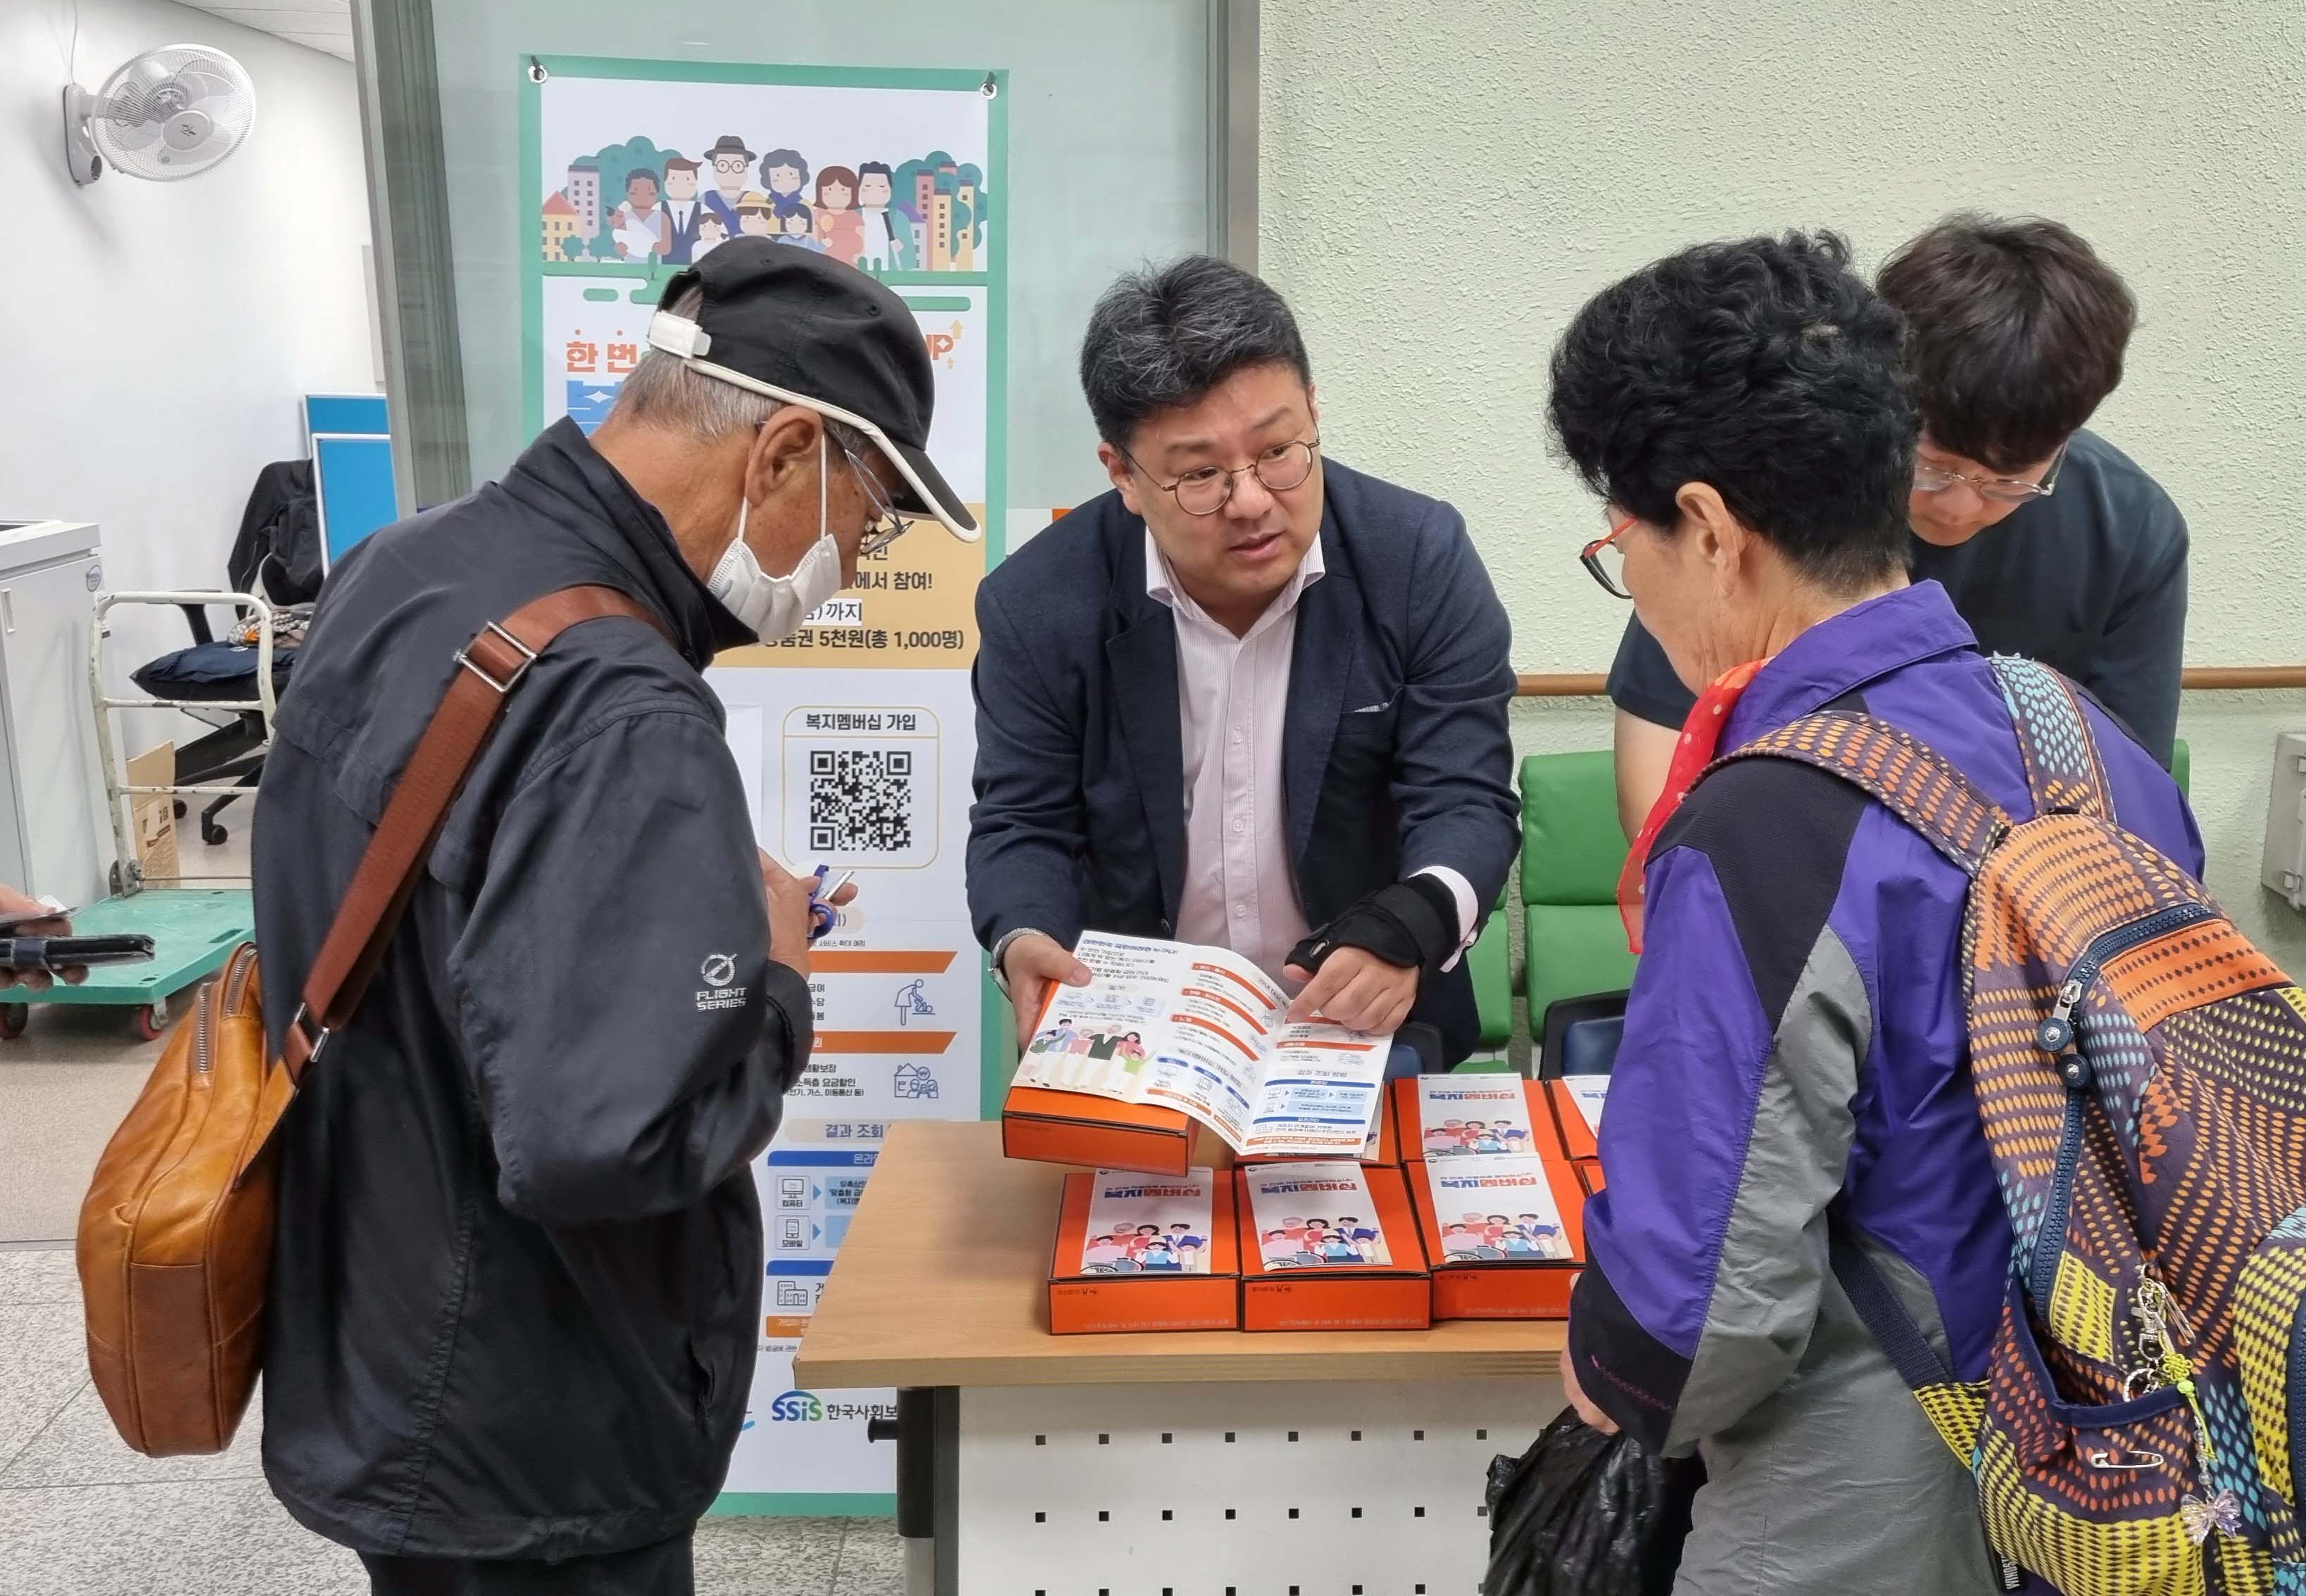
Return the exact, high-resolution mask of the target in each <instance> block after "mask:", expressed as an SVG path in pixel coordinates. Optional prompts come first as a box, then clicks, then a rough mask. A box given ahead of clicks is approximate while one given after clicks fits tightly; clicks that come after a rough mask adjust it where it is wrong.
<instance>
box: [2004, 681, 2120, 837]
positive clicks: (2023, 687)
mask: <svg viewBox="0 0 2306 1596" xmlns="http://www.w3.org/2000/svg"><path fill="white" fill-rule="evenodd" d="M1994 676H1995V678H1996V679H1998V680H1999V681H2000V682H2001V684H2002V696H2003V701H2004V702H2005V703H2006V704H2009V706H2010V720H2011V724H2012V725H2013V726H2015V727H2016V728H2017V730H2018V752H2019V754H2020V756H2021V757H2022V758H2023V759H2024V761H2025V764H2026V784H2027V786H2028V787H2029V788H2031V789H2033V793H2034V813H2036V814H2037V815H2048V814H2051V813H2052V812H2054V811H2057V810H2065V811H2068V812H2070V813H2071V814H2075V815H2090V816H2093V817H2094V818H2096V819H2098V820H2105V821H2111V820H2112V819H2113V818H2114V804H2113V801H2112V800H2111V799H2110V798H2107V797H2106V786H2105V762H2104V761H2103V760H2101V759H2100V758H2099V756H2098V751H2097V738H2095V737H2093V736H2091V735H2090V729H2089V718H2088V716H2087V715H2085V714H2083V713H2082V704H2081V698H2080V696H2079V695H2077V694H2076V693H2075V691H2074V688H2073V684H2072V683H2071V682H2069V681H2068V680H2067V679H2065V678H2064V677H2063V676H2060V675H2059V674H2058V673H2057V672H2056V671H2054V670H2051V669H2050V668H2049V667H2048V666H2047V665H2044V664H2042V663H2040V662H2038V661H2034V660H2021V659H2020V658H2018V657H2017V656H2016V655H2014V654H1996V655H1995V656H1994Z"/></svg>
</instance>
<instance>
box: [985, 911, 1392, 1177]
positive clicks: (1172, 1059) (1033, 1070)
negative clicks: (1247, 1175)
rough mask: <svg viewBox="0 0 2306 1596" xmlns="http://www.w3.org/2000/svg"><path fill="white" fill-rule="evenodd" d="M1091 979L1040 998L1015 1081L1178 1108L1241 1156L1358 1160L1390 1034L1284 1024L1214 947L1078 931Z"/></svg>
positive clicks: (1266, 989) (1281, 1007) (1259, 974)
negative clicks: (1034, 1028)
mask: <svg viewBox="0 0 2306 1596" xmlns="http://www.w3.org/2000/svg"><path fill="white" fill-rule="evenodd" d="M1073 953H1074V956H1075V957H1077V958H1078V959H1080V961H1081V962H1082V963H1083V964H1085V965H1087V966H1088V967H1089V973H1090V975H1091V976H1092V977H1094V978H1093V979H1092V980H1091V981H1090V983H1089V985H1088V986H1052V987H1051V988H1050V992H1049V996H1048V1001H1047V1002H1046V1004H1045V1005H1044V1006H1043V1008H1042V1011H1041V1019H1040V1026H1039V1028H1038V1030H1037V1031H1036V1032H1035V1033H1034V1036H1033V1039H1032V1041H1031V1042H1030V1043H1029V1044H1028V1045H1027V1046H1026V1049H1025V1057H1024V1061H1023V1063H1021V1064H1020V1065H1019V1066H1018V1070H1017V1084H1018V1085H1020V1086H1030V1087H1042V1088H1048V1089H1050V1090H1055V1091H1064V1092H1087V1093H1089V1094H1090V1095H1091V1096H1094V1097H1111V1098H1114V1099H1115V1100H1117V1101H1119V1102H1123V1103H1142V1104H1150V1105H1157V1106H1160V1107H1167V1108H1176V1109H1181V1110H1183V1112H1184V1113H1186V1114H1191V1115H1192V1116H1193V1117H1194V1118H1195V1119H1197V1120H1200V1122H1203V1123H1204V1124H1206V1125H1208V1126H1209V1128H1210V1129H1211V1130H1213V1131H1216V1132H1217V1134H1218V1135H1219V1136H1221V1137H1223V1138H1224V1139H1225V1140H1226V1145H1227V1146H1229V1147H1230V1148H1233V1150H1234V1152H1235V1153H1237V1154H1240V1155H1242V1156H1244V1157H1256V1156H1278V1155H1288V1154H1310V1155H1316V1156H1318V1155H1321V1154H1335V1155H1337V1156H1354V1155H1356V1154H1358V1153H1360V1152H1361V1151H1362V1148H1363V1147H1364V1146H1365V1145H1366V1144H1367V1143H1368V1141H1369V1139H1370V1138H1371V1136H1372V1135H1373V1134H1374V1133H1375V1127H1376V1123H1377V1115H1378V1109H1379V1104H1380V1103H1381V1102H1382V1101H1383V1097H1382V1095H1381V1092H1380V1089H1379V1082H1380V1081H1381V1080H1383V1079H1384V1076H1385V1063H1386V1058H1387V1056H1388V1054H1389V1053H1390V1052H1391V1050H1392V1038H1391V1037H1372V1036H1364V1035H1362V1033H1360V1032H1358V1031H1349V1030H1347V1029H1345V1028H1344V1027H1343V1026H1339V1025H1330V1024H1327V1023H1318V1022H1317V1023H1312V1024H1296V1025H1293V1024H1290V1023H1289V1022H1288V1021H1287V1020H1286V1019H1285V1015H1286V1013H1287V1011H1288V1008H1289V999H1288V997H1287V995H1286V994H1284V993H1283V992H1282V990H1281V989H1280V988H1279V987H1278V986H1275V985H1274V984H1273V983H1272V982H1271V981H1270V980H1268V978H1267V977H1266V976H1265V974H1264V972H1263V971H1261V970H1260V969H1258V968H1257V966H1256V965H1254V964H1252V963H1251V962H1250V961H1249V960H1246V959H1243V957H1241V956H1240V955H1239V954H1237V953H1233V952H1227V951H1226V950H1225V949H1223V948H1203V947H1192V946H1189V945H1187V944H1185V943H1173V942H1154V941H1150V940H1148V939H1145V938H1141V937H1130V936H1114V935H1107V934H1106V933H1104V932H1098V931H1091V932H1088V933H1086V934H1084V935H1082V937H1081V939H1080V943H1079V945H1077V946H1076V947H1075V948H1074V949H1073Z"/></svg>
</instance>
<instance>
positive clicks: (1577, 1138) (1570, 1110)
mask: <svg viewBox="0 0 2306 1596" xmlns="http://www.w3.org/2000/svg"><path fill="white" fill-rule="evenodd" d="M1609 1079H1610V1078H1609V1077H1608V1076H1606V1075H1580V1076H1577V1077H1576V1078H1575V1079H1573V1080H1560V1079H1558V1078H1557V1079H1555V1080H1548V1081H1546V1082H1544V1083H1543V1084H1544V1087H1545V1100H1546V1102H1547V1103H1548V1104H1549V1105H1550V1106H1551V1110H1552V1114H1553V1128H1554V1131H1555V1133H1556V1134H1557V1135H1558V1136H1559V1138H1560V1139H1561V1145H1562V1147H1563V1148H1566V1149H1567V1151H1568V1154H1569V1156H1571V1157H1573V1158H1598V1157H1600V1156H1601V1144H1600V1142H1598V1141H1597V1140H1595V1139H1594V1135H1593V1128H1594V1125H1595V1124H1596V1123H1598V1122H1599V1121H1600V1119H1601V1110H1600V1108H1599V1107H1598V1105H1595V1104H1594V1102H1593V1099H1592V1097H1591V1096H1590V1091H1589V1088H1587V1087H1586V1085H1585V1083H1587V1082H1593V1081H1598V1082H1601V1084H1602V1087H1603V1089H1605V1090H1606V1089H1607V1085H1608V1082H1609ZM1581 1092H1587V1093H1588V1095H1587V1097H1586V1103H1585V1107H1586V1108H1592V1109H1593V1119H1591V1120H1589V1119H1587V1118H1586V1117H1585V1108H1581V1107H1580V1106H1579V1097H1580V1094H1581Z"/></svg>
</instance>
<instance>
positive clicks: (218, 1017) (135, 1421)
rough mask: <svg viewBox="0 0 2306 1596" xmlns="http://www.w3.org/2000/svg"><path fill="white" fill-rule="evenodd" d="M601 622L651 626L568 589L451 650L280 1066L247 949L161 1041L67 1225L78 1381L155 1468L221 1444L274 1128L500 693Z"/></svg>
mask: <svg viewBox="0 0 2306 1596" xmlns="http://www.w3.org/2000/svg"><path fill="white" fill-rule="evenodd" d="M618 616H620V617H624V618H626V619H632V620H639V621H644V622H646V623H647V624H648V625H649V626H651V627H655V628H656V629H657V630H659V631H660V632H662V630H663V627H662V624H661V623H660V622H659V621H658V620H657V619H655V617H653V616H652V615H651V614H649V612H648V611H647V610H644V609H642V608H641V606H640V605H638V604H637V603H636V602H633V601H632V600H631V599H628V598H627V597H626V596H625V595H624V594H622V593H618V592H615V591H614V590H612V589H610V588H606V587H567V588H563V589H561V590H560V591H559V592H558V593H547V594H546V595H545V596H544V597H542V598H541V599H538V600H535V601H534V602H531V603H528V604H525V605H524V606H522V607H521V608H520V609H519V610H517V611H515V612H514V613H513V614H512V615H511V616H509V617H508V618H507V619H504V620H502V621H500V622H494V623H491V625H489V626H487V627H483V628H482V629H481V631H480V632H479V633H478V634H477V635H476V636H474V638H473V640H472V642H471V643H470V644H466V645H465V648H464V649H463V651H461V652H460V653H458V654H457V663H458V665H460V666H461V667H462V669H461V670H457V672H456V674H455V677H454V679H452V680H451V681H450V683H449V686H448V693H447V694H446V695H445V696H443V697H442V699H441V701H440V708H439V709H438V710H436V711H434V712H433V715H432V720H431V724H430V725H428V726H427V727H426V728H425V730H424V735H423V738H420V739H419V740H418V742H417V744H416V751H415V753H414V754H413V755H410V757H409V761H408V767H407V769H406V771H404V772H402V774H401V778H400V781H399V782H398V784H397V785H396V786H395V787H394V789H393V793H392V798H391V801H390V802H389V803H388V804H387V805H386V806H385V810H384V815H383V818H382V819H380V821H379V822H378V823H377V828H376V832H375V834H374V835H373V836H372V837H371V838H370V840H369V845H368V851H367V852H366V853H365V854H363V856H362V858H361V862H360V868H359V869H358V870H357V871H356V872H355V873H354V876H353V883H352V885H351V887H350V888H349V889H347V890H346V893H345V899H344V901H343V903H341V904H340V905H338V907H337V917H336V919H335V920H334V921H333V922H332V923H331V924H330V926H329V935H328V938H327V940H326V941H325V942H324V943H321V946H320V954H319V956H318V957H317V958H316V959H315V960H313V963H312V971H311V973H310V974H309V975H308V976H307V977H306V978H305V982H304V992H303V1004H302V1005H301V1006H300V1007H299V1008H298V1009H297V1011H296V1014H295V1019H294V1020H292V1021H291V1022H290V1024H289V1028H288V1033H287V1035H286V1037H284V1038H283V1040H282V1046H281V1056H280V1057H279V1058H278V1059H277V1060H275V1059H273V1058H271V1056H270V1055H269V1054H268V1053H267V1051H266V1049H265V1046H264V1003H263V996H262V987H261V985H260V977H259V976H258V974H257V961H256V949H255V948H254V947H253V946H252V945H249V944H245V943H243V945H242V946H240V947H238V948H235V950H234V951H233V954H232V957H231V958H230V959H229V960H226V964H225V967H224V969H223V971H222V972H221V973H220V974H219V975H218V976H217V977H216V978H215V979H213V980H211V981H209V982H208V983H207V984H206V985H205V986H202V987H201V991H200V996H199V999H198V1001H197V1002H196V1003H194V1005H193V1009H192V1013H191V1014H190V1015H188V1016H186V1017H185V1019H184V1020H183V1021H182V1022H181V1023H180V1024H178V1025H177V1027H176V1028H175V1030H174V1031H173V1032H171V1033H170V1035H169V1037H168V1044H167V1047H166V1048H164V1049H163V1050H162V1051H161V1054H160V1062H159V1063H158V1065H157V1066H156V1067H155V1068H154V1069H153V1071H152V1077H151V1079H150V1080H148V1081H146V1082H145V1083H144V1090H143V1092H142V1094H141V1096H139V1097H138V1098H137V1100H136V1105H135V1106H134V1107H133V1108H132V1109H131V1110H130V1111H129V1114H128V1117H127V1119H125V1120H124V1121H123V1122H121V1126H120V1129H119V1130H118V1131H115V1133H114V1135H113V1138H112V1140H111V1142H110V1144H109V1145H108V1146H107V1147H106V1148H105V1149H104V1156H103V1157H102V1158H100V1159H98V1161H97V1165H96V1176H95V1179H94V1180H93V1181H91V1182H90V1184H89V1189H88V1197H87V1199H86V1200H85V1201H84V1202H82V1203H81V1210H80V1238H79V1246H78V1252H79V1259H80V1280H81V1293H82V1296H83V1298H84V1302H85V1311H86V1315H87V1321H88V1368H89V1373H90V1375H91V1376H93V1377H94V1378H95V1381H96V1388H97V1392H98V1395H101V1396H102V1397H103V1398H104V1405H105V1409H106V1411H107V1412H108V1413H111V1415H112V1422H113V1424H114V1425H115V1427H116V1428H117V1429H118V1430H119V1431H120V1436H121V1438H122V1439H123V1440H124V1441H126V1442H127V1443H128V1444H129V1445H130V1446H131V1447H134V1448H135V1449H136V1450H137V1451H139V1452H141V1453H144V1454H145V1455H148V1456H152V1457H167V1456H172V1455H180V1454H187V1453H207V1452H221V1451H223V1450H224V1449H225V1447H227V1446H228V1445H230V1444H231V1441H232V1434H233V1431H234V1430H235V1429H236V1428H237V1427H238V1426H239V1423H240V1418H241V1414H242V1413H243V1412H245V1411H246V1409H247V1407H248V1398H249V1395H250V1393H251V1392H252V1391H253V1390H254V1389H255V1386H256V1375H257V1370H258V1366H259V1364H260V1361H261V1360H262V1355H263V1349H264V1299H265V1291H266V1286H267V1284H269V1276H270V1275H271V1269H272V1228H273V1220H274V1211H275V1201H276V1197H277V1174H278V1155H277V1154H276V1153H275V1152H274V1150H273V1140H274V1139H273V1130H274V1127H275V1126H277V1125H278V1123H279V1122H280V1116H281V1115H282V1114H284V1113H286V1110H287V1107H288V1105H289V1103H290V1101H291V1100H292V1099H293V1098H294V1097H295V1093H296V1087H297V1084H298V1083H299V1082H300V1081H301V1080H303V1074H304V1071H306V1070H307V1069H309V1068H311V1067H312V1064H313V1063H315V1062H316V1061H317V1060H318V1059H319V1058H320V1054H321V1053H322V1051H323V1050H324V1049H325V1047H326V1046H327V1044H328V1040H329V1037H330V1035H332V1034H333V1033H334V1032H336V1031H337V1030H339V1029H341V1028H343V1027H344V1026H345V1025H346V1023H347V1022H348V1021H349V1020H351V1019H352V1017H353V1012H354V1010H356V1009H358V1008H359V1007H360V1003H361V998H362V996H363V994H364V993H365V992H366V991H367V988H368V983H369V978H370V977H372V975H374V974H375V972H376V967H377V964H378V962H379V961H380V960H381V959H382V958H383V956H384V950H385V946H386V944H387V943H389V942H390V941H391V940H392V933H393V928H394V927H395V926H396V925H397V923H398V922H399V919H400V911H401V909H403V907H404V906H406V903H407V901H408V895H409V893H410V892H412V891H413V890H414V887H415V884H416V880H417V876H418V874H419V872H420V871H421V870H422V868H423V863H424V859H425V856H426V855H427V854H429V853H430V852H431V848H432V840H433V838H434V837H435V836H436V835H437V834H438V833H439V832H440V823H441V821H442V820H443V819H444V818H445V817H446V815H448V806H449V804H450V803H451V802H452V801H454V799H455V798H456V796H457V789H458V788H459V787H461V786H462V785H463V784H464V781H465V773H466V772H469V771H470V770H471V769H472V765H473V761H474V758H475V757H476V756H478V755H479V753H480V751H481V747H482V745H483V743H484V742H486V741H487V739H488V735H489V732H490V730H491V728H492V727H493V726H494V725H495V723H496V718H497V715H498V713H499V712H500V711H501V710H502V708H503V707H504V701H505V697H506V696H507V695H508V694H509V693H510V692H511V691H512V689H513V687H515V686H516V685H517V683H518V682H519V680H520V679H521V677H522V676H523V675H525V673H526V672H527V670H528V668H529V666H530V665H531V664H532V663H534V661H535V659H536V656H537V655H538V654H540V653H542V652H543V651H544V649H545V648H546V647H547V645H549V644H551V642H552V640H553V639H554V638H555V637H558V636H559V635H560V634H561V633H562V632H563V631H565V630H567V629H568V627H572V626H576V625H577V624H578V623H579V622H582V621H587V620H601V619H608V618H610V617H618Z"/></svg>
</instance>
